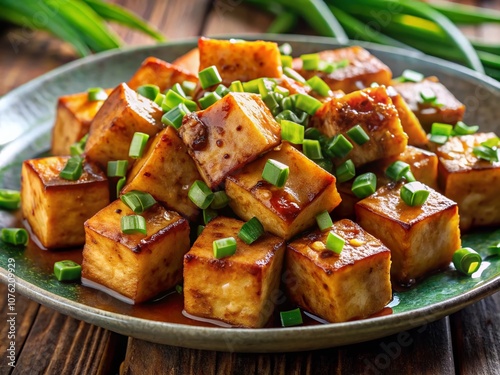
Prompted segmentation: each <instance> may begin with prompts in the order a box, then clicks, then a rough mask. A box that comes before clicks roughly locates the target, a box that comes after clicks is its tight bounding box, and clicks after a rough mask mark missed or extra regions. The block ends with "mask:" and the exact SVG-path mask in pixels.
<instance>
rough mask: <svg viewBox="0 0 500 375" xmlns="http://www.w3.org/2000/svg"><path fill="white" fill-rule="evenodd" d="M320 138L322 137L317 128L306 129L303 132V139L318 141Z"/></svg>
mask: <svg viewBox="0 0 500 375" xmlns="http://www.w3.org/2000/svg"><path fill="white" fill-rule="evenodd" d="M321 136H322V134H321V131H320V130H319V129H318V128H307V129H306V131H305V132H304V138H306V139H316V140H319V138H320V137H321Z"/></svg>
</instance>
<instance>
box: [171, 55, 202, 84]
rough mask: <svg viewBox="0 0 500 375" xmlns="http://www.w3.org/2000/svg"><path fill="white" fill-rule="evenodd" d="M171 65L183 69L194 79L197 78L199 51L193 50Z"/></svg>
mask: <svg viewBox="0 0 500 375" xmlns="http://www.w3.org/2000/svg"><path fill="white" fill-rule="evenodd" d="M172 65H175V66H178V67H180V68H183V69H185V70H187V71H188V72H189V73H191V74H192V75H194V76H195V77H198V71H199V70H200V50H199V49H198V48H193V49H192V50H190V51H188V52H186V53H185V54H184V55H182V56H179V57H178V58H176V59H175V60H174V61H172Z"/></svg>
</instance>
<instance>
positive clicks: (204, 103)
mask: <svg viewBox="0 0 500 375" xmlns="http://www.w3.org/2000/svg"><path fill="white" fill-rule="evenodd" d="M220 99H221V97H220V95H219V94H217V93H216V92H215V91H214V92H211V93H208V94H207V95H205V96H204V97H203V98H200V99H198V103H200V107H201V108H202V109H207V108H208V107H210V106H211V105H212V104H214V103H215V102H217V101H218V100H220Z"/></svg>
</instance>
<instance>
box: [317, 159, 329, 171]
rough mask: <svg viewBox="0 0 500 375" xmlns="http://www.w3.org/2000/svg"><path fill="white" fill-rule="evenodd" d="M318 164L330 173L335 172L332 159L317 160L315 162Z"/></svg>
mask: <svg viewBox="0 0 500 375" xmlns="http://www.w3.org/2000/svg"><path fill="white" fill-rule="evenodd" d="M314 162H315V163H316V164H318V165H319V166H320V167H321V168H323V169H324V170H325V171H327V172H328V173H332V171H333V162H332V161H331V160H330V159H317V160H314Z"/></svg>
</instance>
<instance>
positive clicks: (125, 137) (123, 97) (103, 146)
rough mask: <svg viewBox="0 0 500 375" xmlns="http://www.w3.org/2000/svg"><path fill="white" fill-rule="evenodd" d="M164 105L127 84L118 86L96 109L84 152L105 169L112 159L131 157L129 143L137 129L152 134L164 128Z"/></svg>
mask: <svg viewBox="0 0 500 375" xmlns="http://www.w3.org/2000/svg"><path fill="white" fill-rule="evenodd" d="M162 114H163V112H162V110H161V108H160V107H159V106H158V105H157V104H156V103H154V102H152V101H151V100H149V99H146V98H144V97H143V96H141V95H139V94H138V93H136V92H135V91H134V90H132V89H131V88H130V87H128V86H127V84H125V83H122V84H120V85H118V87H116V88H115V89H114V90H113V92H112V93H111V94H110V95H109V97H108V99H107V100H106V101H105V102H104V104H103V106H102V107H101V109H100V110H99V112H97V115H96V116H95V118H94V120H93V121H92V124H91V125H90V132H89V137H88V139H87V144H86V145H85V154H86V156H87V157H88V158H89V159H90V160H93V161H95V162H96V163H97V164H99V165H100V166H101V167H102V168H106V167H107V164H108V161H110V160H128V161H129V165H131V164H132V161H133V160H132V159H131V158H129V157H128V150H129V147H130V142H131V141H132V138H133V137H134V133H135V132H142V133H146V134H149V135H150V136H152V135H155V134H156V133H158V132H159V131H160V130H161V129H162V128H163V126H162V123H161V117H162Z"/></svg>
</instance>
